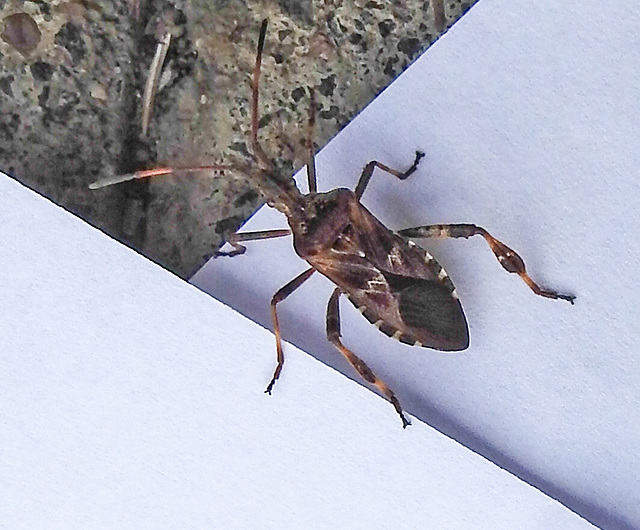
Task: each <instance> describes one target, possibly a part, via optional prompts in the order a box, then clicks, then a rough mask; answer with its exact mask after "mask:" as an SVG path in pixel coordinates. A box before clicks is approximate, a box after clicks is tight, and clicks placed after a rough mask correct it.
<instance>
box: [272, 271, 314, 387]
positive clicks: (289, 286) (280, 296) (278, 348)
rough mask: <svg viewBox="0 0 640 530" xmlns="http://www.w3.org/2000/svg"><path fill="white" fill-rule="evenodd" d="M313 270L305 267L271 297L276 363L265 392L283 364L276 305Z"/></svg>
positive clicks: (307, 277) (277, 375)
mask: <svg viewBox="0 0 640 530" xmlns="http://www.w3.org/2000/svg"><path fill="white" fill-rule="evenodd" d="M314 272H315V269H314V268H311V269H307V270H306V271H304V272H303V273H302V274H300V275H298V276H296V277H295V278H294V279H293V280H291V281H290V282H289V283H288V284H287V285H285V286H284V287H282V288H280V289H279V290H278V292H277V293H276V294H274V295H273V298H272V299H271V318H272V320H273V333H274V335H275V336H276V352H277V355H278V364H277V366H276V369H275V372H273V377H272V378H271V382H270V383H269V386H267V389H266V390H265V393H267V394H271V390H272V389H273V385H275V384H276V380H277V379H278V377H280V372H282V367H283V366H284V353H283V352H282V337H281V335H280V324H279V323H278V312H277V311H276V305H277V304H279V303H280V302H282V301H283V300H284V299H285V298H286V297H287V296H289V295H290V294H291V293H292V292H293V291H295V290H296V289H297V288H298V287H300V286H301V285H302V284H303V283H304V282H306V281H307V280H308V279H309V277H310V276H311V275H312V274H313V273H314Z"/></svg>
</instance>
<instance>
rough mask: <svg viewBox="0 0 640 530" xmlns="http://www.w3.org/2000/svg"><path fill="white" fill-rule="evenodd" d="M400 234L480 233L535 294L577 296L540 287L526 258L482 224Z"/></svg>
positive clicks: (502, 262) (558, 297)
mask: <svg viewBox="0 0 640 530" xmlns="http://www.w3.org/2000/svg"><path fill="white" fill-rule="evenodd" d="M398 234H400V235H401V236H403V237H414V238H428V237H431V238H459V237H464V238H469V237H471V236H475V235H480V236H482V237H484V239H485V241H486V242H487V243H488V244H489V247H491V250H492V251H493V253H494V254H495V256H496V258H498V261H499V262H500V265H502V267H503V268H504V269H505V270H506V271H507V272H514V273H516V274H518V275H519V276H520V277H521V278H522V279H523V280H524V282H525V283H526V284H527V285H528V286H529V288H530V289H531V290H532V291H533V292H534V293H535V294H537V295H539V296H544V297H545V298H552V299H554V300H566V301H567V302H570V303H571V304H573V301H574V300H575V298H576V297H575V296H574V295H571V294H560V293H558V292H556V291H553V290H551V289H545V288H543V287H540V286H539V285H538V284H537V283H536V282H534V281H533V280H532V279H531V277H530V276H529V274H527V271H526V268H525V265H524V260H523V259H522V258H521V257H520V256H519V254H518V253H517V252H516V251H515V250H512V249H510V248H509V247H508V246H507V245H505V244H504V243H503V242H502V241H499V240H498V239H496V238H495V237H493V236H492V235H491V234H490V233H489V232H487V231H486V230H485V229H484V228H482V227H480V226H476V225H473V224H446V225H427V226H417V227H415V228H406V229H404V230H400V231H398Z"/></svg>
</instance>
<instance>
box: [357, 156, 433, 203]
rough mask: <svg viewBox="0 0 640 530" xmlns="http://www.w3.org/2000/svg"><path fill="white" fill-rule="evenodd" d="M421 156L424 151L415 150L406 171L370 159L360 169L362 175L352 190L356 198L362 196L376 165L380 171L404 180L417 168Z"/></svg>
mask: <svg viewBox="0 0 640 530" xmlns="http://www.w3.org/2000/svg"><path fill="white" fill-rule="evenodd" d="M423 158H424V153H422V152H420V151H416V158H415V160H414V161H413V164H411V167H410V168H409V169H407V170H406V171H398V170H397V169H393V168H390V167H389V166H386V165H384V164H382V163H381V162H378V161H377V160H372V161H371V162H369V163H368V164H367V165H366V166H365V167H364V170H363V171H362V175H360V180H358V184H357V185H356V189H355V190H354V193H355V194H356V197H357V198H358V199H360V198H361V197H362V194H363V193H364V190H365V189H366V187H367V184H369V181H370V180H371V175H372V174H373V170H374V169H375V168H376V167H377V168H379V169H382V171H386V172H387V173H390V174H391V175H393V176H395V177H398V178H399V179H400V180H404V179H406V178H407V177H409V175H411V174H412V173H413V172H414V171H415V170H416V169H417V168H418V164H419V163H420V160H422V159H423Z"/></svg>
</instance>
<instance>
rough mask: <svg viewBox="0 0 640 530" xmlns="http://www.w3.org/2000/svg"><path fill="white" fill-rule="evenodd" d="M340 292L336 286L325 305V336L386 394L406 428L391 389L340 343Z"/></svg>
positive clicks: (404, 426)
mask: <svg viewBox="0 0 640 530" xmlns="http://www.w3.org/2000/svg"><path fill="white" fill-rule="evenodd" d="M341 294H342V291H340V288H336V289H335V290H334V291H333V294H332V295H331V298H329V304H328V305H327V338H328V339H329V342H331V344H333V345H334V346H335V347H336V348H337V349H338V350H339V351H340V353H342V355H344V356H345V358H346V359H347V361H349V364H351V366H353V367H354V368H355V370H356V372H358V374H359V375H360V377H362V379H364V380H365V381H366V382H367V383H371V384H372V385H374V386H375V387H377V388H378V390H380V392H381V393H382V394H383V395H384V396H386V398H387V399H388V400H389V401H390V402H391V404H392V405H393V407H394V408H395V409H396V412H397V413H398V414H399V415H400V419H401V420H402V427H403V428H406V427H407V425H411V423H410V422H409V420H407V418H406V416H405V415H404V412H403V411H402V407H401V406H400V402H399V401H398V398H397V397H396V395H395V394H394V393H393V390H391V389H390V388H389V387H388V386H387V385H386V383H385V382H384V381H382V380H380V379H378V377H377V376H376V375H375V374H374V373H373V372H372V371H371V369H370V368H369V367H368V366H367V365H366V364H365V362H364V361H363V360H362V359H360V357H358V356H357V355H356V354H355V353H353V352H352V351H351V350H350V349H348V348H347V347H346V346H345V345H344V344H342V341H341V340H340V307H339V305H338V299H339V298H340V295H341Z"/></svg>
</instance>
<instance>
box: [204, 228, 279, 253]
mask: <svg viewBox="0 0 640 530" xmlns="http://www.w3.org/2000/svg"><path fill="white" fill-rule="evenodd" d="M288 235H291V230H289V229H288V228H283V229H278V230H260V231H257V232H236V233H235V234H233V235H232V236H231V237H230V238H229V239H228V240H227V243H229V244H230V245H231V246H232V247H233V250H232V251H230V252H224V251H220V250H219V251H218V252H216V254H215V256H216V257H219V256H229V257H233V256H237V255H239V254H244V253H245V251H246V250H247V247H245V246H244V245H241V244H240V241H257V240H259V239H273V238H276V237H284V236H288Z"/></svg>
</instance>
